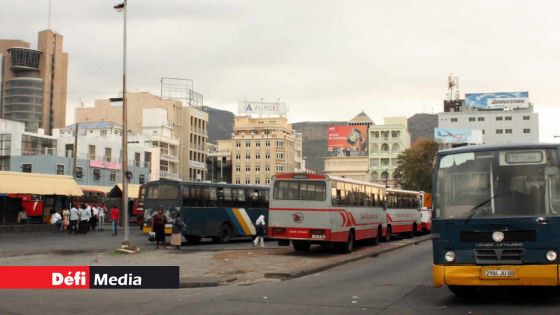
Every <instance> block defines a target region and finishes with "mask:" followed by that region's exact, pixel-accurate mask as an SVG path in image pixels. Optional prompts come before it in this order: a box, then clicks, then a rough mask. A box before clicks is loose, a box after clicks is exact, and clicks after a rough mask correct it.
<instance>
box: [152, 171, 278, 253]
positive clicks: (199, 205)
mask: <svg viewBox="0 0 560 315" xmlns="http://www.w3.org/2000/svg"><path fill="white" fill-rule="evenodd" d="M141 191H142V194H143V208H144V232H146V233H149V232H151V224H152V217H153V215H154V213H155V212H156V211H157V210H158V209H159V208H161V209H163V210H164V211H165V215H166V217H167V224H166V228H165V232H166V234H171V222H172V219H173V217H174V216H175V214H176V213H177V212H180V213H181V217H182V218H183V221H184V222H185V223H186V225H187V228H186V231H185V233H184V234H185V238H186V239H187V241H188V242H190V243H197V242H199V241H200V240H201V238H203V237H210V238H212V239H213V240H214V241H215V242H220V243H226V242H228V241H229V240H230V239H231V238H232V237H236V236H253V235H255V233H256V228H255V225H254V222H255V221H256V220H257V218H258V217H259V216H260V215H264V216H265V218H267V219H268V198H269V188H268V187H266V186H259V185H233V184H216V183H203V182H181V181H174V180H168V179H160V180H157V181H152V182H149V183H147V184H144V185H143V188H142V190H141Z"/></svg>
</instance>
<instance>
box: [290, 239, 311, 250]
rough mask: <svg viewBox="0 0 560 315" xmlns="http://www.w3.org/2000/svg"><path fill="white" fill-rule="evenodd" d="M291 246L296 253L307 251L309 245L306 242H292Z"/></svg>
mask: <svg viewBox="0 0 560 315" xmlns="http://www.w3.org/2000/svg"><path fill="white" fill-rule="evenodd" d="M292 246H294V249H295V250H297V251H298V252H306V251H308V250H309V247H310V246H311V243H309V242H306V241H292Z"/></svg>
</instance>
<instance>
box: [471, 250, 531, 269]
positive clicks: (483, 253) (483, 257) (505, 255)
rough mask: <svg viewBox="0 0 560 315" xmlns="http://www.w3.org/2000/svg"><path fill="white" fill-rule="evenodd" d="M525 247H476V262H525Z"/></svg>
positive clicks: (514, 263) (487, 263) (505, 263)
mask: <svg viewBox="0 0 560 315" xmlns="http://www.w3.org/2000/svg"><path fill="white" fill-rule="evenodd" d="M524 253H525V250H524V249H523V248H508V249H501V248H495V249H493V248H485V249H475V250H474V255H475V260H476V263H477V264H479V265H496V264H497V265H520V264H522V263H523V256H524Z"/></svg>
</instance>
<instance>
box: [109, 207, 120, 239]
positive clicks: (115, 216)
mask: <svg viewBox="0 0 560 315" xmlns="http://www.w3.org/2000/svg"><path fill="white" fill-rule="evenodd" d="M118 222H119V208H117V207H115V206H113V208H111V226H112V229H113V236H115V235H117V223H118Z"/></svg>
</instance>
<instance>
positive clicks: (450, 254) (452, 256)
mask: <svg viewBox="0 0 560 315" xmlns="http://www.w3.org/2000/svg"><path fill="white" fill-rule="evenodd" d="M547 255H548V254H547ZM445 261H447V262H454V261H455V252H454V251H451V250H450V251H448V252H447V253H445Z"/></svg>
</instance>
